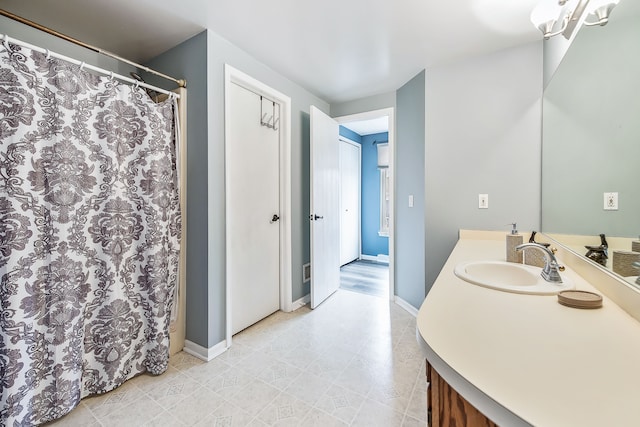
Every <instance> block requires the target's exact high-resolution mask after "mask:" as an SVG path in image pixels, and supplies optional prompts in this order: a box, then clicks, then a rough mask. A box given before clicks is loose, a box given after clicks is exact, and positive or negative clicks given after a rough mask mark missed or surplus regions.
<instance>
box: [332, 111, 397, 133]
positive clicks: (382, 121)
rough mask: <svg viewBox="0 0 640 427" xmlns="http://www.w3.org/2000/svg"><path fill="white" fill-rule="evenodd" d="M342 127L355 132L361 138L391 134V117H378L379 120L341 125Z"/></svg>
mask: <svg viewBox="0 0 640 427" xmlns="http://www.w3.org/2000/svg"><path fill="white" fill-rule="evenodd" d="M341 125H342V126H344V127H346V128H347V129H349V130H352V131H354V132H355V133H357V134H358V135H360V136H364V135H372V134H374V133H382V132H389V116H383V117H378V118H377V119H370V120H359V121H357V122H349V123H341Z"/></svg>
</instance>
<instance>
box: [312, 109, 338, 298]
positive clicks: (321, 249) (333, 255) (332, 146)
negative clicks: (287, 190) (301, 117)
mask: <svg viewBox="0 0 640 427" xmlns="http://www.w3.org/2000/svg"><path fill="white" fill-rule="evenodd" d="M338 142H339V141H338V124H337V123H336V121H335V120H333V119H332V118H331V117H329V116H327V115H326V114H324V113H323V112H322V111H320V110H319V109H317V108H316V107H314V106H313V105H312V106H311V216H310V218H309V219H310V220H311V308H316V307H317V306H318V305H320V303H322V301H324V300H325V299H327V298H328V297H329V296H330V295H331V294H333V293H334V292H335V291H337V290H338V287H339V286H340V150H339V146H338Z"/></svg>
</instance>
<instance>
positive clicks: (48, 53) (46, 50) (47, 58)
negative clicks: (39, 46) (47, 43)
mask: <svg viewBox="0 0 640 427" xmlns="http://www.w3.org/2000/svg"><path fill="white" fill-rule="evenodd" d="M45 52H46V54H47V56H45V58H44V59H46V60H47V61H48V60H49V58H51V51H50V50H49V49H45Z"/></svg>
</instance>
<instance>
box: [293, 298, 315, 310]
mask: <svg viewBox="0 0 640 427" xmlns="http://www.w3.org/2000/svg"><path fill="white" fill-rule="evenodd" d="M310 302H311V294H306V295H305V296H303V297H302V298H300V299H299V300H296V301H294V302H293V304H291V311H296V310H297V309H299V308H301V307H304V306H305V305H307V304H309V303H310Z"/></svg>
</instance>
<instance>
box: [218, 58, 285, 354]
mask: <svg viewBox="0 0 640 427" xmlns="http://www.w3.org/2000/svg"><path fill="white" fill-rule="evenodd" d="M290 111H291V101H290V98H288V97H287V96H285V95H282V94H281V93H279V92H277V91H275V90H273V89H271V88H270V87H268V86H266V85H264V84H262V83H261V82H259V81H257V80H255V79H253V78H251V77H250V76H248V75H246V74H244V73H242V72H240V71H238V70H236V69H234V68H232V67H230V66H229V65H226V67H225V181H226V182H225V194H226V292H227V298H226V308H227V310H226V311H227V313H226V320H227V334H226V346H227V347H229V346H231V339H232V335H233V334H235V333H237V332H239V331H241V330H243V329H245V328H246V327H248V326H250V325H252V324H254V323H256V322H258V321H260V320H261V319H263V318H264V317H266V316H268V315H270V314H271V313H273V312H275V311H277V310H278V309H282V310H284V311H290V307H291V190H290V176H289V171H290V168H289V167H288V166H287V165H288V164H289V163H290V144H291V143H290V116H291V113H290Z"/></svg>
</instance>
